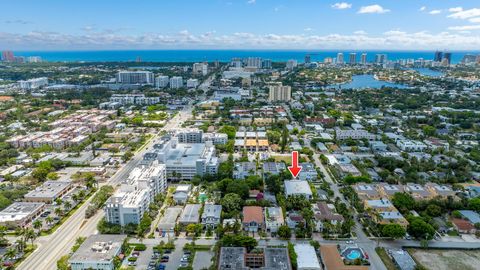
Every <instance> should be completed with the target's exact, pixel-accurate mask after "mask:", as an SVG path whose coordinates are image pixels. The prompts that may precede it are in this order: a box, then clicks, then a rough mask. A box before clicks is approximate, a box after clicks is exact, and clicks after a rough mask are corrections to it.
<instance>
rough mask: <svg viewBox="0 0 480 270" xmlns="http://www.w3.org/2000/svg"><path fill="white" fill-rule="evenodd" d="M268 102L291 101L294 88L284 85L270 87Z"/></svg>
mask: <svg viewBox="0 0 480 270" xmlns="http://www.w3.org/2000/svg"><path fill="white" fill-rule="evenodd" d="M268 89H269V92H268V100H269V101H271V102H277V101H290V99H291V98H292V88H291V87H290V86H288V85H282V83H278V84H274V85H270V86H269V87H268Z"/></svg>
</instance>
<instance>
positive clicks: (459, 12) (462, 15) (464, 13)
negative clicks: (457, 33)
mask: <svg viewBox="0 0 480 270" xmlns="http://www.w3.org/2000/svg"><path fill="white" fill-rule="evenodd" d="M447 17H448V18H453V19H461V20H465V19H469V18H473V17H480V8H472V9H467V10H463V9H462V8H455V11H453V13H452V14H450V15H448V16H447Z"/></svg>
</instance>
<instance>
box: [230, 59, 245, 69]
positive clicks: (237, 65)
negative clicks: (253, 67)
mask: <svg viewBox="0 0 480 270" xmlns="http://www.w3.org/2000/svg"><path fill="white" fill-rule="evenodd" d="M230 65H231V66H232V67H235V68H241V67H242V59H240V58H232V61H230Z"/></svg>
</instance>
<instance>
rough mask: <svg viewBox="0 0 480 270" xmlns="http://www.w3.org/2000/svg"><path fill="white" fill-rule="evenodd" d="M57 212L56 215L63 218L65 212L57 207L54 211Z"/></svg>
mask: <svg viewBox="0 0 480 270" xmlns="http://www.w3.org/2000/svg"><path fill="white" fill-rule="evenodd" d="M53 211H54V212H55V215H57V216H61V215H62V214H63V211H62V209H61V208H60V207H57V208H55V210H53Z"/></svg>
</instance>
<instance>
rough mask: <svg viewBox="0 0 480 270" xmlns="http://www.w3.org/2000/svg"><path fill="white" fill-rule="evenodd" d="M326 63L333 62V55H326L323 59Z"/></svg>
mask: <svg viewBox="0 0 480 270" xmlns="http://www.w3.org/2000/svg"><path fill="white" fill-rule="evenodd" d="M323 62H324V63H325V64H333V58H332V57H325V59H324V60H323Z"/></svg>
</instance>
